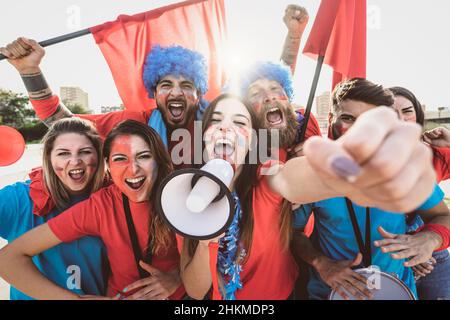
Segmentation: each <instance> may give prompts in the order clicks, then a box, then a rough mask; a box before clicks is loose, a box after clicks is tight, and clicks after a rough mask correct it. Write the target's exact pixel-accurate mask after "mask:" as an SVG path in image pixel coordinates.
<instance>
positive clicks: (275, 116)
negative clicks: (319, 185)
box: [266, 107, 284, 128]
mask: <svg viewBox="0 0 450 320" xmlns="http://www.w3.org/2000/svg"><path fill="white" fill-rule="evenodd" d="M266 121H267V123H268V125H269V127H271V128H273V127H278V126H281V125H282V124H283V123H284V118H283V112H282V111H281V109H280V108H278V107H273V108H270V109H269V110H268V111H267V113H266Z"/></svg>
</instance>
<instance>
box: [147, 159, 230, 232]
mask: <svg viewBox="0 0 450 320" xmlns="http://www.w3.org/2000/svg"><path fill="white" fill-rule="evenodd" d="M233 176H234V170H233V167H232V166H231V164H230V163H229V162H228V161H225V160H222V159H213V160H210V161H208V163H206V164H205V165H204V166H203V167H202V168H201V169H181V170H177V171H175V172H173V173H172V174H170V175H169V176H168V177H167V178H166V179H164V181H163V182H162V184H161V185H160V186H159V188H158V193H157V197H156V199H157V203H156V208H157V210H159V212H160V213H161V214H162V217H163V218H164V220H165V221H166V222H167V223H168V225H169V226H170V227H171V228H172V229H173V230H174V231H175V232H177V233H178V234H180V235H182V236H184V237H188V238H191V239H197V240H207V239H212V238H215V237H217V236H219V235H221V234H222V233H224V232H225V231H226V229H227V228H228V227H229V226H230V224H231V222H232V221H233V216H234V201H233V197H232V196H231V192H230V191H229V186H230V184H231V181H232V180H233Z"/></svg>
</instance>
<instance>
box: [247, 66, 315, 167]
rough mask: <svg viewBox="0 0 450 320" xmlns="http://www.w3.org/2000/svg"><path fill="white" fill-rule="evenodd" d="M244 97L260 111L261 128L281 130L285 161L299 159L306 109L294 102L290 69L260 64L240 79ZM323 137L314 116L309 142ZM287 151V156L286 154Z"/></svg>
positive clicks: (309, 122)
mask: <svg viewBox="0 0 450 320" xmlns="http://www.w3.org/2000/svg"><path fill="white" fill-rule="evenodd" d="M240 88H241V95H242V96H243V97H245V98H246V99H247V100H248V101H249V103H250V104H251V105H252V107H253V108H254V110H255V111H256V113H257V115H258V118H259V120H260V123H261V126H262V127H263V128H266V129H269V130H271V129H277V130H278V133H279V136H280V148H281V149H282V152H281V154H280V157H281V160H286V158H288V156H289V157H293V156H297V152H298V151H300V149H301V148H299V147H297V146H298V145H300V146H301V144H302V142H304V141H300V136H299V134H300V129H301V126H302V125H304V121H303V120H304V117H303V114H304V109H300V108H298V107H296V106H295V105H294V104H293V103H292V99H293V97H294V90H293V88H292V75H291V72H290V70H289V68H288V67H286V66H284V65H282V64H279V63H273V62H257V63H255V64H254V65H252V66H251V67H250V68H249V70H248V71H247V72H245V73H243V76H242V77H241V79H240ZM313 135H317V136H321V133H320V128H319V125H318V123H317V120H316V119H315V118H314V116H313V115H311V118H310V119H309V121H308V124H307V129H306V136H305V140H306V139H308V138H309V137H311V136H313ZM283 150H284V151H286V152H287V153H289V154H287V153H284V154H283Z"/></svg>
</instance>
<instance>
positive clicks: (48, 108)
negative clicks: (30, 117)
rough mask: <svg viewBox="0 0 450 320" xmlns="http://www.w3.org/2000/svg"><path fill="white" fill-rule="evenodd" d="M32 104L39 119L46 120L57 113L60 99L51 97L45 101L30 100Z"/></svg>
mask: <svg viewBox="0 0 450 320" xmlns="http://www.w3.org/2000/svg"><path fill="white" fill-rule="evenodd" d="M30 103H31V105H32V106H33V109H34V111H35V112H36V115H37V116H38V117H39V119H41V120H45V119H47V118H48V117H51V116H52V115H53V114H54V113H55V112H56V109H57V108H58V106H59V97H58V96H51V97H50V98H48V99H45V100H32V99H30Z"/></svg>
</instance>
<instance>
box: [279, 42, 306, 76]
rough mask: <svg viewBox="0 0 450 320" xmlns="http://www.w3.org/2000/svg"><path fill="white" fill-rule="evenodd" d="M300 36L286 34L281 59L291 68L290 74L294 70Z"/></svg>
mask: <svg viewBox="0 0 450 320" xmlns="http://www.w3.org/2000/svg"><path fill="white" fill-rule="evenodd" d="M301 39H302V38H301V37H298V38H297V37H292V36H291V35H289V34H288V35H287V37H286V40H285V42H284V47H283V53H282V54H281V60H282V61H283V62H284V63H285V64H286V65H287V66H289V67H290V68H291V71H292V74H294V72H295V65H296V63H297V56H298V50H299V49H300V41H301Z"/></svg>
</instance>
